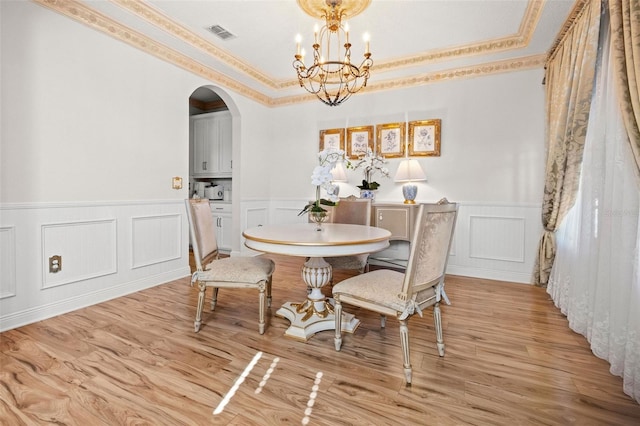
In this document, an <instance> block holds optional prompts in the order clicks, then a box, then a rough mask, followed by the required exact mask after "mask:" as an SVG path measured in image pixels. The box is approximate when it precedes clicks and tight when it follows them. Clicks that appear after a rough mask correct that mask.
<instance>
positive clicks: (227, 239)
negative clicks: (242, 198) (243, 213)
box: [218, 214, 232, 251]
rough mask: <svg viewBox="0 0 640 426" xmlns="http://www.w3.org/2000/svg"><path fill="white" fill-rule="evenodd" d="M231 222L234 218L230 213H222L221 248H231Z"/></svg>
mask: <svg viewBox="0 0 640 426" xmlns="http://www.w3.org/2000/svg"><path fill="white" fill-rule="evenodd" d="M231 222H232V220H231V215H230V214H222V215H220V228H219V235H220V239H219V240H218V241H219V242H218V244H219V246H220V250H228V251H230V250H231V239H232V238H231Z"/></svg>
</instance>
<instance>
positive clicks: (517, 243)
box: [469, 215, 526, 263]
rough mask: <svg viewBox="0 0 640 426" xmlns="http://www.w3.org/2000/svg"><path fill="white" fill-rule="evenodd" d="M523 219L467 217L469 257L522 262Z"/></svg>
mask: <svg viewBox="0 0 640 426" xmlns="http://www.w3.org/2000/svg"><path fill="white" fill-rule="evenodd" d="M525 225H526V223H525V219H524V218H523V217H501V216H478V215H470V216H469V257H475V258H478V259H488V260H499V261H506V262H520V263H523V262H524V237H525Z"/></svg>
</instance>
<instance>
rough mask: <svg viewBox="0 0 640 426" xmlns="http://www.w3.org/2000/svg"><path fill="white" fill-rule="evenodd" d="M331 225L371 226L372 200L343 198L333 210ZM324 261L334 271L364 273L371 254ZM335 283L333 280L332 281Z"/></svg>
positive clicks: (351, 197)
mask: <svg viewBox="0 0 640 426" xmlns="http://www.w3.org/2000/svg"><path fill="white" fill-rule="evenodd" d="M330 220H331V223H347V224H352V225H367V226H370V225H371V199H368V198H366V199H365V198H357V197H355V196H350V197H345V198H341V199H340V201H339V202H338V204H337V205H336V206H335V207H334V208H333V211H332V213H331V217H330ZM324 260H325V261H326V262H327V263H328V264H329V265H331V268H332V269H334V270H335V269H347V270H357V271H359V272H360V273H363V272H365V271H366V270H367V267H368V261H369V254H368V253H364V254H359V255H355V256H339V257H325V258H324ZM332 282H333V279H332Z"/></svg>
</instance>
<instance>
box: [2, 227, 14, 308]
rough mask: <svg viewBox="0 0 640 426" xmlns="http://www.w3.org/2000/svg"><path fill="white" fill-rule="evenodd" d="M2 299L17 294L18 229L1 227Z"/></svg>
mask: <svg viewBox="0 0 640 426" xmlns="http://www.w3.org/2000/svg"><path fill="white" fill-rule="evenodd" d="M0 253H2V256H0V299H4V298H5V297H13V296H15V295H16V229H15V226H3V227H1V228H0Z"/></svg>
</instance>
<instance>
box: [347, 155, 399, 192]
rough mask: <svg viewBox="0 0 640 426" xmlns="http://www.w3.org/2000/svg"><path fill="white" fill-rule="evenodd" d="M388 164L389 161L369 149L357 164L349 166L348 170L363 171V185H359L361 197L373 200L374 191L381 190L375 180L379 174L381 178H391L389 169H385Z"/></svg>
mask: <svg viewBox="0 0 640 426" xmlns="http://www.w3.org/2000/svg"><path fill="white" fill-rule="evenodd" d="M386 163H387V160H386V159H385V158H384V157H383V156H382V155H378V154H375V153H374V152H373V151H372V150H371V148H367V152H366V153H365V154H363V155H361V156H360V158H359V159H358V161H357V162H356V163H355V164H353V165H351V164H348V165H347V167H348V168H352V169H354V170H362V172H363V173H364V179H362V185H357V186H358V188H360V193H361V197H363V198H373V194H374V193H373V192H372V191H375V190H377V189H378V188H380V184H379V183H378V182H376V181H375V180H373V179H374V178H375V176H376V175H377V174H379V175H380V176H381V177H389V169H387V168H386V167H385V164H386Z"/></svg>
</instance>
